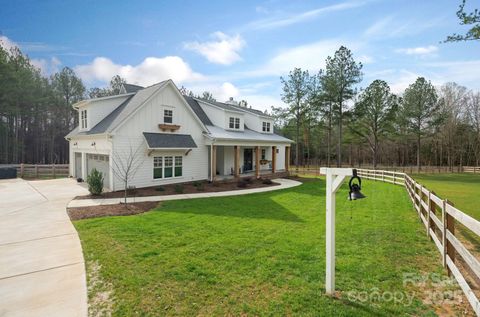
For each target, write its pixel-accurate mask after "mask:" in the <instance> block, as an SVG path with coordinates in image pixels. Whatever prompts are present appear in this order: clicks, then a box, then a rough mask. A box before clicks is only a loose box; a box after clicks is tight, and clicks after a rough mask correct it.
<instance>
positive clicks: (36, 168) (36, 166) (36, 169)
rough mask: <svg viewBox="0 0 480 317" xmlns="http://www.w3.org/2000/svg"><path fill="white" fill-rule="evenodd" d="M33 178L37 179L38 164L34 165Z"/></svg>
mask: <svg viewBox="0 0 480 317" xmlns="http://www.w3.org/2000/svg"><path fill="white" fill-rule="evenodd" d="M35 178H38V164H35Z"/></svg>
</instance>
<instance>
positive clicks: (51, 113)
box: [0, 43, 125, 164]
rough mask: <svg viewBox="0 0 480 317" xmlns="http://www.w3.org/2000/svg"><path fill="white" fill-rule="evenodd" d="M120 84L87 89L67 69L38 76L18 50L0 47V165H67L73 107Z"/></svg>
mask: <svg viewBox="0 0 480 317" xmlns="http://www.w3.org/2000/svg"><path fill="white" fill-rule="evenodd" d="M124 82H125V81H124V80H123V79H122V78H120V77H119V76H115V77H113V78H112V81H111V82H110V86H109V87H107V88H91V89H89V90H87V89H86V87H85V85H84V84H83V82H82V80H81V79H80V78H79V77H77V76H76V74H75V72H74V71H73V70H72V69H70V68H68V67H65V68H63V69H62V70H61V71H59V72H58V73H55V74H53V75H51V76H48V77H46V76H42V74H41V72H40V70H39V69H38V68H36V67H35V66H33V64H32V63H31V61H30V59H29V58H28V56H26V55H24V54H23V53H22V52H21V51H20V49H18V48H17V47H14V48H11V49H6V48H4V47H3V46H2V45H1V43H0V164H12V163H40V164H50V163H55V164H61V163H68V162H69V157H68V156H69V152H68V142H67V141H66V140H65V139H64V137H65V135H67V134H68V133H69V132H70V131H71V130H73V128H75V127H76V126H77V125H78V115H77V112H76V111H75V110H74V109H73V108H72V105H73V104H74V103H76V102H78V101H80V100H83V99H85V98H88V97H90V98H95V97H103V96H110V95H115V94H118V92H119V89H120V87H121V84H122V83H124Z"/></svg>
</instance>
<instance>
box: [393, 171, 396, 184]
mask: <svg viewBox="0 0 480 317" xmlns="http://www.w3.org/2000/svg"><path fill="white" fill-rule="evenodd" d="M395 175H396V174H395V172H393V185H396V183H395Z"/></svg>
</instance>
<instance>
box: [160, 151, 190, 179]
mask: <svg viewBox="0 0 480 317" xmlns="http://www.w3.org/2000/svg"><path fill="white" fill-rule="evenodd" d="M156 157H161V158H162V167H161V169H162V177H159V178H155V171H154V170H155V168H160V167H155V158H156ZM167 157H171V158H172V166H167V168H170V167H171V168H172V176H171V177H165V165H166V164H165V158H167ZM177 157H181V158H182V160H181V164H180V165H179V166H177V164H176V158H177ZM176 167H181V168H182V175H180V176H175V168H176ZM183 173H184V169H183V155H156V156H154V157H153V161H152V179H153V180H154V181H163V180H168V179H181V178H183V177H184V175H183Z"/></svg>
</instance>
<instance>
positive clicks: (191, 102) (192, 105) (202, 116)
mask: <svg viewBox="0 0 480 317" xmlns="http://www.w3.org/2000/svg"><path fill="white" fill-rule="evenodd" d="M183 98H185V100H186V101H187V103H188V105H189V106H190V108H192V110H193V112H195V114H196V115H197V117H198V118H199V119H200V121H202V123H203V124H204V125H213V123H212V121H210V118H209V117H208V116H207V114H206V113H205V111H203V109H202V107H201V106H200V105H199V104H198V102H197V101H196V100H195V99H194V98H192V97H189V96H185V95H183Z"/></svg>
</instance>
